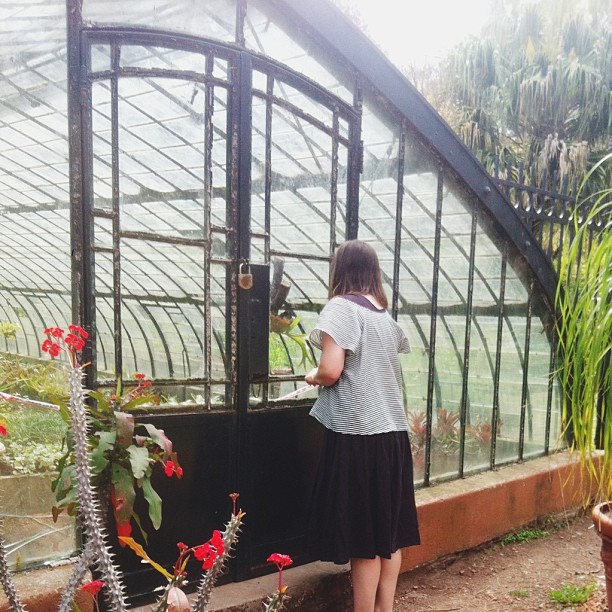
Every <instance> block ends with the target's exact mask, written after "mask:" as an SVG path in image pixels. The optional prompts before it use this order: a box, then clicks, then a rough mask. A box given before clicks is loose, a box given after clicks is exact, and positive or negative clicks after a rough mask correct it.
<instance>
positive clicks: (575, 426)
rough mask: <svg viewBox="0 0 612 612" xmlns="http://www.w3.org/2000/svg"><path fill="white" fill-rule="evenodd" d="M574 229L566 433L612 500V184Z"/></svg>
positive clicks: (564, 331) (560, 322)
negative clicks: (598, 453) (600, 454)
mask: <svg viewBox="0 0 612 612" xmlns="http://www.w3.org/2000/svg"><path fill="white" fill-rule="evenodd" d="M611 159H612V154H610V155H608V156H606V157H605V158H604V159H602V160H601V161H600V162H599V163H598V164H597V166H595V167H594V168H593V169H592V170H591V172H590V173H589V174H591V173H593V172H595V171H596V170H597V167H598V166H600V165H601V164H605V163H609V162H610V160H611ZM588 178H589V177H588V176H587V178H586V179H585V180H588ZM578 210H579V209H577V211H578ZM574 230H575V236H574V238H573V239H572V241H571V243H570V244H569V246H568V247H566V249H565V251H564V253H563V257H562V260H561V269H560V274H559V286H558V289H557V294H556V307H557V315H558V318H557V330H558V335H559V344H558V347H559V375H560V382H561V385H562V389H563V395H562V417H563V423H564V428H565V429H564V433H565V434H566V436H567V438H568V441H569V443H570V448H572V449H573V450H575V451H577V452H578V453H579V457H580V460H581V463H582V464H583V465H584V466H586V467H587V469H588V474H589V480H590V483H591V485H593V484H594V485H595V489H596V492H597V493H596V496H597V498H598V499H610V496H611V495H612V369H611V368H610V354H611V352H612V187H611V188H609V189H606V190H604V191H601V192H599V194H597V195H596V200H595V202H594V204H593V206H592V207H591V208H590V210H589V212H588V213H587V216H586V218H585V219H583V220H582V222H581V223H579V218H578V212H576V214H575V215H574ZM593 230H595V231H594V232H593ZM596 449H601V450H603V460H602V463H601V464H599V463H598V459H596V457H595V451H596Z"/></svg>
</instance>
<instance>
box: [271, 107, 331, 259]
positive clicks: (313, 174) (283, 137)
mask: <svg viewBox="0 0 612 612" xmlns="http://www.w3.org/2000/svg"><path fill="white" fill-rule="evenodd" d="M331 150H332V142H331V138H330V137H329V136H328V135H327V134H324V133H323V132H321V131H320V130H318V129H316V128H314V127H313V126H311V125H309V124H307V123H306V122H303V121H301V120H300V119H297V118H296V117H294V115H292V114H291V113H289V112H287V111H285V110H284V109H281V108H278V107H275V108H274V110H273V117H272V167H271V170H272V177H273V181H272V185H271V190H272V194H271V211H270V217H271V230H270V234H271V235H270V246H271V248H272V249H276V250H282V251H291V252H297V253H304V254H312V255H327V254H328V253H329V224H330V218H331V217H330V211H331V201H330V199H331V195H330V194H331V186H330V184H329V180H330V179H329V177H330V176H331V154H330V152H331ZM288 181H291V182H294V183H297V185H296V187H294V188H287V187H288V185H289V184H290V183H289V182H288Z"/></svg>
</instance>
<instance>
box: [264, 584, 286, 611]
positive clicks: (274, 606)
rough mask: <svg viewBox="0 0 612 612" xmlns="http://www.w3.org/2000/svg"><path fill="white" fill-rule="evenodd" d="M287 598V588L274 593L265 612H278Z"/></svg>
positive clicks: (267, 602)
mask: <svg viewBox="0 0 612 612" xmlns="http://www.w3.org/2000/svg"><path fill="white" fill-rule="evenodd" d="M286 596H287V587H286V586H284V587H282V588H281V589H280V590H278V591H276V592H275V593H272V595H270V597H269V599H268V601H266V603H265V606H264V612H278V610H280V609H281V608H282V607H283V603H284V601H285V597H286Z"/></svg>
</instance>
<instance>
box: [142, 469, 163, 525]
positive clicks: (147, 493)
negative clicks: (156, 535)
mask: <svg viewBox="0 0 612 612" xmlns="http://www.w3.org/2000/svg"><path fill="white" fill-rule="evenodd" d="M142 493H143V495H144V497H145V499H146V500H147V503H148V504H149V517H150V518H151V523H153V527H154V528H155V529H159V528H160V526H161V522H162V500H161V497H160V496H159V495H158V494H157V492H156V491H155V489H154V488H153V485H152V484H151V479H150V478H144V479H143V481H142Z"/></svg>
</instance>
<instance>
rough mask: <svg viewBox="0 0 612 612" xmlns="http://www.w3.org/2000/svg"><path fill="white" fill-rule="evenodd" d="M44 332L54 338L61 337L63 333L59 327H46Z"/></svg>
mask: <svg viewBox="0 0 612 612" xmlns="http://www.w3.org/2000/svg"><path fill="white" fill-rule="evenodd" d="M44 333H45V334H46V335H47V336H53V337H54V338H61V337H62V336H63V335H64V330H63V329H62V328H61V327H47V329H45V331H44Z"/></svg>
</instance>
